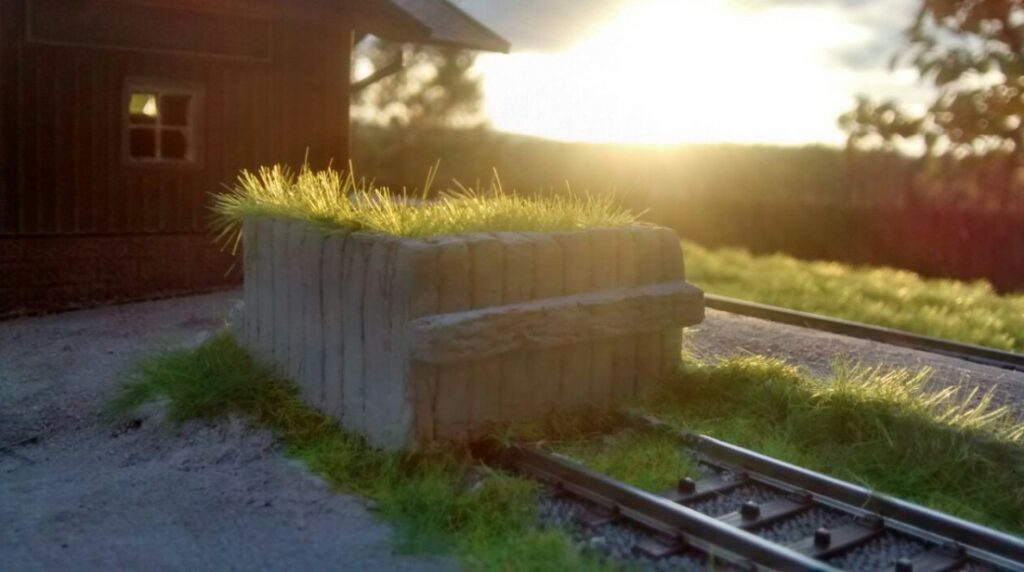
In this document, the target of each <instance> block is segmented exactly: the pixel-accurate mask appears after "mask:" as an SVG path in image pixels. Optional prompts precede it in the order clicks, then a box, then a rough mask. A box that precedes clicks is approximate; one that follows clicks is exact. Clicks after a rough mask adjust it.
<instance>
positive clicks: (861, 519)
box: [506, 417, 1024, 572]
mask: <svg viewBox="0 0 1024 572" xmlns="http://www.w3.org/2000/svg"><path fill="white" fill-rule="evenodd" d="M635 419H637V420H639V421H642V423H643V424H645V425H646V426H648V427H651V426H654V427H655V428H658V429H661V430H664V429H665V428H666V426H665V425H663V424H661V423H660V422H659V421H657V420H654V419H651V418H646V417H645V418H635ZM680 445H681V446H683V447H686V448H687V449H688V450H689V452H690V453H691V454H692V455H693V456H694V457H695V459H696V460H697V462H698V466H699V467H700V473H701V474H700V475H699V476H698V477H695V478H694V477H685V478H682V479H680V480H679V482H678V485H677V486H676V487H675V488H673V489H672V490H668V491H663V492H661V493H659V494H652V493H649V492H646V491H643V490H640V489H637V488H635V487H632V486H630V485H628V484H626V483H623V482H620V481H617V480H615V479H613V478H611V477H608V476H606V475H603V474H601V473H598V472H596V471H593V470H590V469H588V468H586V467H584V466H583V465H581V464H579V463H576V462H574V461H573V460H571V459H568V458H566V457H563V456H560V455H558V454H555V453H552V452H549V451H546V450H544V449H543V448H541V447H538V446H534V445H529V444H513V445H511V446H510V447H509V448H508V449H507V450H506V454H507V460H508V462H510V463H511V465H512V467H513V468H514V469H516V470H517V471H519V472H521V473H524V474H527V475H529V476H532V477H534V478H536V479H539V480H541V481H543V482H545V483H547V484H548V485H550V487H551V490H552V492H553V493H554V494H553V496H554V498H555V501H554V502H565V503H568V504H567V505H566V506H567V507H568V508H566V509H565V510H568V511H569V512H570V513H571V514H572V517H573V519H574V520H575V521H576V523H577V524H579V525H581V526H584V527H586V528H588V529H592V530H596V529H599V528H601V527H607V526H621V527H629V528H630V529H631V530H632V532H630V533H629V534H631V535H632V537H631V538H632V540H630V541H629V544H630V549H631V551H632V552H633V556H634V557H636V558H640V559H642V560H643V561H644V562H646V563H647V564H653V565H652V566H645V567H648V568H654V569H699V568H704V569H707V568H713V569H742V570H750V569H753V570H894V571H897V572H939V571H946V570H965V571H972V572H973V571H980V570H1013V571H1024V540H1021V539H1019V538H1015V537H1013V536H1010V535H1008V534H1005V533H1002V532H998V531H995V530H992V529H988V528H985V527H982V526H979V525H976V524H973V523H970V522H967V521H964V520H961V519H958V518H955V517H952V516H949V515H946V514H943V513H939V512H936V511H933V510H931V509H927V508H924V507H921V506H918V505H915V504H911V503H908V502H905V501H901V500H898V499H894V498H890V497H886V496H881V495H877V494H874V493H872V492H871V491H869V490H867V489H864V488H862V487H858V486H856V485H853V484H850V483H847V482H843V481H839V480H837V479H834V478H832V477H829V476H826V475H822V474H820V473H815V472H813V471H809V470H806V469H803V468H800V467H797V466H794V465H790V464H788V463H784V462H781V461H778V460H775V459H772V458H769V457H766V456H764V455H761V454H759V453H756V452H754V451H750V450H747V449H743V448H741V447H737V446H735V445H731V444H729V443H726V442H723V441H719V440H717V439H713V438H711V437H708V436H704V435H692V434H684V433H680ZM662 564H663V565H662Z"/></svg>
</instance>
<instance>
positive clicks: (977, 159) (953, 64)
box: [839, 0, 1024, 201]
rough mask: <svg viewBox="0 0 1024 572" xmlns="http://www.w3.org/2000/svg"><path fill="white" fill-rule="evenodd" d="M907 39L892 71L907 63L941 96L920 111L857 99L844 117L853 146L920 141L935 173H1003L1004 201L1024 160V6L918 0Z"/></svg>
mask: <svg viewBox="0 0 1024 572" xmlns="http://www.w3.org/2000/svg"><path fill="white" fill-rule="evenodd" d="M905 35H906V38H907V40H908V44H907V46H906V47H905V48H904V49H903V50H902V52H901V53H899V54H897V55H896V56H895V57H894V58H893V61H892V67H895V66H896V65H897V64H898V63H900V62H906V63H909V64H910V65H911V66H913V67H914V68H915V69H916V70H917V72H918V74H919V77H920V78H921V79H922V80H924V81H926V82H928V83H930V84H931V85H933V86H934V87H935V88H936V95H935V97H934V99H933V101H932V102H931V104H930V105H929V106H928V108H927V109H926V110H925V111H924V112H923V113H919V114H914V113H911V112H909V111H907V109H906V107H905V106H903V105H901V104H900V103H899V102H897V101H894V100H887V101H876V100H873V99H870V98H867V97H863V96H861V97H859V98H858V101H857V104H856V107H855V108H854V109H853V110H852V111H850V112H848V113H846V114H844V115H843V116H841V117H840V119H839V123H840V126H841V127H842V128H843V130H844V131H845V132H846V133H847V137H848V139H847V142H848V149H850V150H865V149H883V150H891V149H893V148H895V147H897V146H898V143H900V142H910V141H917V142H919V144H920V143H923V147H924V151H925V154H924V157H923V160H922V162H923V163H924V164H926V165H927V166H928V168H929V169H931V171H932V172H933V174H934V173H937V172H939V171H941V173H942V176H949V174H950V169H954V170H956V171H957V176H961V177H962V176H963V175H964V174H965V173H968V172H973V173H974V174H977V173H978V172H979V170H980V171H985V172H987V173H988V174H989V175H990V174H991V172H992V171H993V170H998V171H999V172H1000V173H1001V174H1002V175H1001V177H1000V181H999V184H998V186H1001V187H1002V189H1001V190H1002V191H1003V192H1002V195H1003V196H1002V197H1001V201H1002V200H1005V199H1007V197H1008V195H1009V193H1010V189H1011V188H1015V187H1019V186H1020V185H1019V184H1018V183H1017V179H1018V177H1019V175H1018V173H1019V171H1020V167H1021V159H1022V155H1024V121H1022V119H1024V1H1022V0H921V6H920V8H919V10H918V14H917V17H916V18H915V20H914V22H913V24H912V25H911V26H910V27H909V28H908V29H907V30H906V32H905ZM936 163H942V165H943V166H942V167H941V168H938V167H936ZM992 183H993V181H992V180H991V177H990V176H989V177H988V180H987V181H986V183H985V188H980V189H976V190H977V191H979V192H984V193H987V194H988V195H990V196H991V194H992V193H993V189H992V188H991V187H992V186H993V184H992ZM975 186H977V185H975Z"/></svg>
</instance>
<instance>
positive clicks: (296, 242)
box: [284, 221, 310, 396]
mask: <svg viewBox="0 0 1024 572" xmlns="http://www.w3.org/2000/svg"><path fill="white" fill-rule="evenodd" d="M307 230H308V225H306V224H303V223H301V222H299V221H291V222H289V223H288V227H287V233H288V234H287V239H286V240H287V241H288V245H287V250H288V254H287V257H288V258H287V266H286V268H287V270H286V272H287V275H286V278H285V280H286V281H285V285H286V286H285V293H286V296H287V301H286V304H287V307H288V310H287V319H286V321H285V322H284V327H285V330H286V336H287V339H288V341H287V344H288V349H287V357H286V360H287V361H286V362H285V376H286V377H288V378H289V379H292V380H294V381H295V382H297V383H298V384H299V387H300V389H301V390H302V394H303V395H304V396H309V394H310V388H308V387H306V386H305V381H306V376H305V375H304V372H303V365H304V364H303V363H302V359H303V358H304V357H305V339H304V338H305V333H306V331H305V330H306V328H305V322H304V320H303V314H302V310H303V301H302V299H303V295H304V290H305V289H304V287H303V286H304V282H305V279H304V276H303V275H304V274H305V268H304V266H303V261H302V257H303V245H304V244H305V240H306V232H307Z"/></svg>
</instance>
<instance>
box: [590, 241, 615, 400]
mask: <svg viewBox="0 0 1024 572" xmlns="http://www.w3.org/2000/svg"><path fill="white" fill-rule="evenodd" d="M589 234H590V241H591V248H592V249H593V259H594V266H593V272H592V274H591V280H592V282H591V285H590V290H591V291H594V292H601V291H605V290H611V289H613V288H615V287H616V286H618V270H617V268H616V264H615V255H616V252H617V250H618V236H617V233H616V231H615V230H614V229H607V228H601V229H595V230H593V231H590V233H589ZM615 346H616V342H615V340H614V339H608V338H602V339H595V340H594V341H593V343H592V344H591V346H590V351H591V355H592V361H591V372H590V383H591V391H592V392H593V396H592V403H593V404H594V405H597V406H598V407H607V406H608V405H609V404H611V403H613V401H612V386H613V385H614V383H613V380H614V375H615V372H614V370H613V369H612V362H613V356H614V353H615Z"/></svg>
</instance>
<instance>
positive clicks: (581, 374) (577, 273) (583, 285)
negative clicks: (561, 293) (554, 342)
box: [554, 231, 595, 407]
mask: <svg viewBox="0 0 1024 572" xmlns="http://www.w3.org/2000/svg"><path fill="white" fill-rule="evenodd" d="M554 238H555V240H556V241H558V245H559V247H560V248H561V250H562V262H563V263H564V266H563V276H564V277H565V278H564V287H565V293H566V294H579V293H583V292H587V291H588V290H590V288H591V286H590V285H591V284H592V283H593V250H592V247H591V240H590V235H589V234H588V233H587V232H583V231H577V232H563V233H556V234H555V235H554ZM592 345H593V344H591V342H590V341H589V340H588V341H583V342H578V343H574V344H571V345H567V346H565V349H564V351H563V352H562V375H561V380H560V383H559V403H560V404H562V405H564V406H568V407H581V406H590V405H592V404H593V403H594V397H595V396H594V388H593V381H592V380H591V378H590V376H591V373H592V372H593V347H592Z"/></svg>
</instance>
